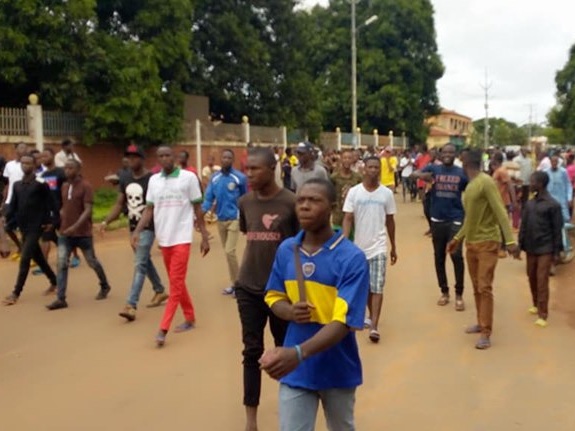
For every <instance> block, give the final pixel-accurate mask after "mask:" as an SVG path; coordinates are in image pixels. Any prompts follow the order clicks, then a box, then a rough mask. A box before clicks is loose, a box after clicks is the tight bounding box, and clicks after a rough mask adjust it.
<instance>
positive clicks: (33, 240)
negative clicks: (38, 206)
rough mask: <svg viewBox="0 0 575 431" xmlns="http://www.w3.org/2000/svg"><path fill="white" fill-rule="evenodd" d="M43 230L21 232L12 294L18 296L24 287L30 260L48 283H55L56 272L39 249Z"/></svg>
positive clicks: (53, 284)
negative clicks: (18, 258)
mask: <svg viewBox="0 0 575 431" xmlns="http://www.w3.org/2000/svg"><path fill="white" fill-rule="evenodd" d="M42 233H43V231H42V230H41V229H38V230H30V231H26V232H22V250H21V252H20V267H19V269H18V278H17V279H16V285H15V286H14V295H16V296H20V294H21V293H22V289H24V284H26V279H27V278H28V272H29V271H30V261H31V260H34V262H36V263H37V264H38V266H39V267H40V269H41V270H42V272H43V273H44V274H45V275H46V277H48V280H49V281H50V285H52V286H55V285H56V274H54V271H52V268H50V265H48V262H47V261H46V258H45V257H44V254H42V250H41V249H40V244H39V241H40V237H41V236H42Z"/></svg>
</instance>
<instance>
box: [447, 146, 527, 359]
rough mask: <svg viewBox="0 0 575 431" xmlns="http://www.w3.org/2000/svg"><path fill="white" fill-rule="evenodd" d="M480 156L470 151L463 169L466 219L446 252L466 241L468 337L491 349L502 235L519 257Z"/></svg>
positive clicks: (508, 246)
mask: <svg viewBox="0 0 575 431" xmlns="http://www.w3.org/2000/svg"><path fill="white" fill-rule="evenodd" d="M481 165H482V153H481V151H478V150H472V151H469V152H468V153H467V154H466V155H465V158H464V162H463V169H464V170H465V175H466V176H467V178H468V179H469V184H468V186H467V189H466V190H465V194H464V196H463V207H464V208H465V220H464V222H463V226H462V227H461V229H459V232H457V233H456V234H455V236H454V237H453V239H452V240H451V241H450V242H449V244H448V245H447V252H448V253H450V254H451V253H455V252H456V251H457V248H458V247H460V246H461V242H462V241H463V240H465V243H466V248H467V254H466V259H467V268H468V271H469V275H470V278H471V282H472V284H473V293H474V297H475V308H476V310H477V324H475V325H472V326H470V327H468V328H467V329H466V331H465V332H466V333H468V334H480V337H479V340H478V341H477V343H476V344H475V347H476V348H477V349H480V350H484V349H488V348H489V347H491V332H492V328H493V278H494V275H495V268H496V266H497V261H498V252H499V249H500V246H501V232H503V238H504V241H505V245H506V247H507V250H508V252H509V253H510V254H511V255H513V256H514V257H516V258H517V257H518V256H519V252H520V251H519V247H518V246H517V243H516V242H515V238H513V232H512V231H511V225H510V223H509V218H508V217H507V211H506V210H505V207H504V206H503V201H502V200H501V196H500V194H499V191H498V190H497V186H496V184H495V181H493V178H491V177H490V176H489V175H487V174H485V173H483V172H482V171H481V168H482V166H481Z"/></svg>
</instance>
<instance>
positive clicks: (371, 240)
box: [343, 184, 397, 259]
mask: <svg viewBox="0 0 575 431" xmlns="http://www.w3.org/2000/svg"><path fill="white" fill-rule="evenodd" d="M343 212H344V213H353V217H354V221H355V223H354V238H355V239H354V242H355V245H357V246H358V247H359V248H361V249H362V250H363V252H364V253H365V256H366V257H367V258H368V259H372V258H374V257H375V256H378V255H380V254H384V253H387V228H386V226H385V220H386V217H387V216H388V215H392V214H395V213H396V212H397V210H396V207H395V199H394V198H393V192H392V191H391V190H389V189H388V188H387V187H384V186H379V187H378V188H377V189H376V190H374V191H373V192H368V191H367V190H366V189H365V187H364V186H363V184H358V185H357V186H354V187H352V188H351V189H350V190H349V192H347V197H346V198H345V203H344V204H343Z"/></svg>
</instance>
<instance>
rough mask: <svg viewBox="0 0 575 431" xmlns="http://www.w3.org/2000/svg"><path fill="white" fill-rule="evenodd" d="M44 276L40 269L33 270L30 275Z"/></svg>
mask: <svg viewBox="0 0 575 431" xmlns="http://www.w3.org/2000/svg"><path fill="white" fill-rule="evenodd" d="M42 274H44V271H42V270H41V269H40V268H36V269H34V271H32V275H42Z"/></svg>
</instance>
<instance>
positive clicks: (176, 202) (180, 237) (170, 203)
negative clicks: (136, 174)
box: [146, 168, 202, 247]
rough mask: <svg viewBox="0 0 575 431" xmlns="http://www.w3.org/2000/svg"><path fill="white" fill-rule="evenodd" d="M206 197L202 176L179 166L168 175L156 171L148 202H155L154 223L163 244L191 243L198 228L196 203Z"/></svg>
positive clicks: (160, 242)
mask: <svg viewBox="0 0 575 431" xmlns="http://www.w3.org/2000/svg"><path fill="white" fill-rule="evenodd" d="M201 200H202V191H201V189H200V183H199V181H198V177H197V176H196V175H195V174H194V173H192V172H189V171H185V170H182V169H179V168H178V169H176V170H175V171H174V172H172V173H171V174H170V175H168V176H166V175H164V173H163V172H160V173H157V174H155V175H152V177H151V178H150V182H149V184H148V192H147V194H146V204H148V205H153V206H154V227H155V230H156V238H158V244H160V246H161V247H171V246H174V245H178V244H190V243H191V242H192V237H193V232H194V208H193V205H192V204H194V203H199V202H201Z"/></svg>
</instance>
